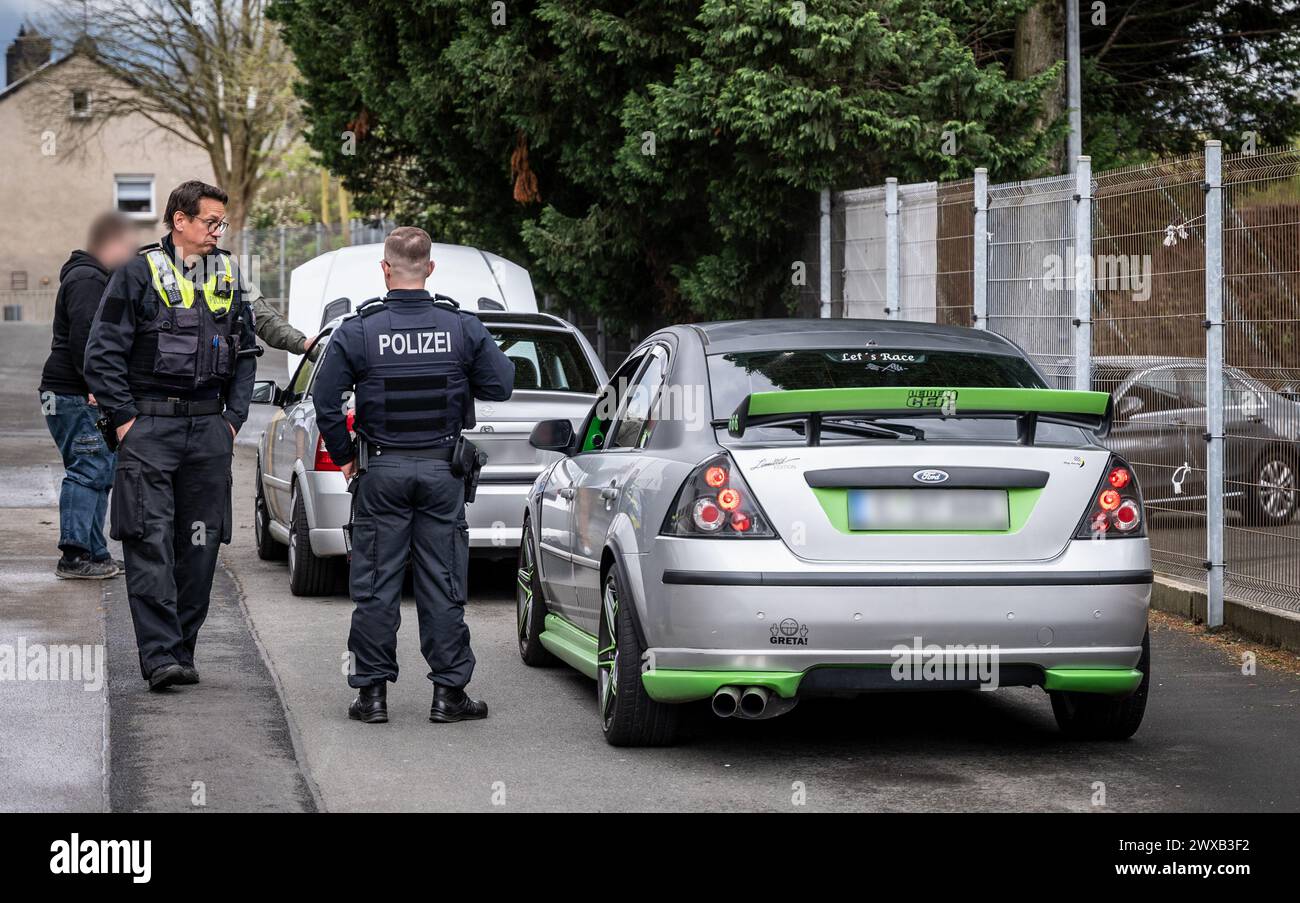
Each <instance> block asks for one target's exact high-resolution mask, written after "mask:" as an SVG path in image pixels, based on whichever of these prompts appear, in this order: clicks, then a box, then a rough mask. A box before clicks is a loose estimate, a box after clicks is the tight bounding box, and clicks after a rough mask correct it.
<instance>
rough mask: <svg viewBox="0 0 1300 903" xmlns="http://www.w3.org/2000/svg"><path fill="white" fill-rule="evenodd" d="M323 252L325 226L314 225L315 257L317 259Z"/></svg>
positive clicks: (320, 224)
mask: <svg viewBox="0 0 1300 903" xmlns="http://www.w3.org/2000/svg"><path fill="white" fill-rule="evenodd" d="M324 250H325V225H324V224H323V223H317V224H316V256H317V257H319V256H320V255H321V253H322V252H323V251H324Z"/></svg>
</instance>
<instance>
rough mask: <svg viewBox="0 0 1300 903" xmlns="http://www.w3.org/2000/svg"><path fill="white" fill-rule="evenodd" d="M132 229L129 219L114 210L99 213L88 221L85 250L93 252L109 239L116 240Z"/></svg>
mask: <svg viewBox="0 0 1300 903" xmlns="http://www.w3.org/2000/svg"><path fill="white" fill-rule="evenodd" d="M133 231H134V227H133V226H132V225H131V221H130V220H128V219H127V218H126V217H125V216H123V215H122V214H120V213H117V212H116V211H113V210H110V211H108V212H107V213H101V214H100V215H99V216H97V217H95V218H94V219H93V220H92V221H91V223H90V230H89V231H88V232H87V233H86V250H87V251H89V252H90V253H92V254H94V253H95V252H97V251H99V250H100V249H101V248H103V247H104V245H106V244H108V243H109V242H110V241H116V240H117V239H119V238H121V237H123V236H124V235H130V234H131V232H133Z"/></svg>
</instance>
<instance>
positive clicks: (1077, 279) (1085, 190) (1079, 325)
mask: <svg viewBox="0 0 1300 903" xmlns="http://www.w3.org/2000/svg"><path fill="white" fill-rule="evenodd" d="M1074 205H1075V206H1074V388H1075V389H1077V390H1079V391H1083V392H1086V391H1087V390H1088V389H1090V388H1091V387H1092V274H1093V269H1092V157H1086V156H1081V157H1079V158H1078V160H1076V161H1075V165H1074Z"/></svg>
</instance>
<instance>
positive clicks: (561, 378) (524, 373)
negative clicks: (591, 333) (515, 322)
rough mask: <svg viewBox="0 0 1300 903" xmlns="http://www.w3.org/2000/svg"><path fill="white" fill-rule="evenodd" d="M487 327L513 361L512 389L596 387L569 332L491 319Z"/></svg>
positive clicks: (590, 391)
mask: <svg viewBox="0 0 1300 903" xmlns="http://www.w3.org/2000/svg"><path fill="white" fill-rule="evenodd" d="M487 328H488V332H490V333H491V334H492V338H494V339H496V343H497V347H498V348H500V349H501V350H502V351H504V352H505V353H506V357H508V358H510V361H511V363H513V364H514V365H515V388H516V389H544V390H546V391H548V392H586V393H588V394H594V393H595V392H596V389H598V388H599V387H598V386H597V385H596V374H594V373H593V372H592V371H591V367H590V365H588V363H587V358H586V356H585V355H584V354H583V353H582V348H581V347H580V346H579V345H578V340H577V339H575V338H574V337H573V336H572V335H570V334H569V333H567V332H558V331H556V332H551V331H548V330H541V329H512V328H511V327H508V326H498V325H495V324H492V323H489V324H487Z"/></svg>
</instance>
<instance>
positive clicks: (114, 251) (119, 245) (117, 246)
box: [95, 232, 135, 270]
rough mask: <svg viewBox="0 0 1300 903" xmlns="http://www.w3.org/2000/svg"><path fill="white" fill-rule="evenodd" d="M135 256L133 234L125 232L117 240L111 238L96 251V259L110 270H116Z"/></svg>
mask: <svg viewBox="0 0 1300 903" xmlns="http://www.w3.org/2000/svg"><path fill="white" fill-rule="evenodd" d="M134 256H135V242H134V241H133V240H132V236H131V233H129V232H123V233H122V234H121V235H119V236H118V237H117V238H110V239H109V240H108V241H106V242H104V244H103V245H101V246H100V247H98V248H96V249H95V259H96V260H98V261H99V262H100V263H102V264H103V265H104V266H105V267H107V268H108V269H110V270H115V269H117V268H118V267H120V266H122V264H124V263H126V262H127V261H128V260H130V259H131V258H132V257H134Z"/></svg>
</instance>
